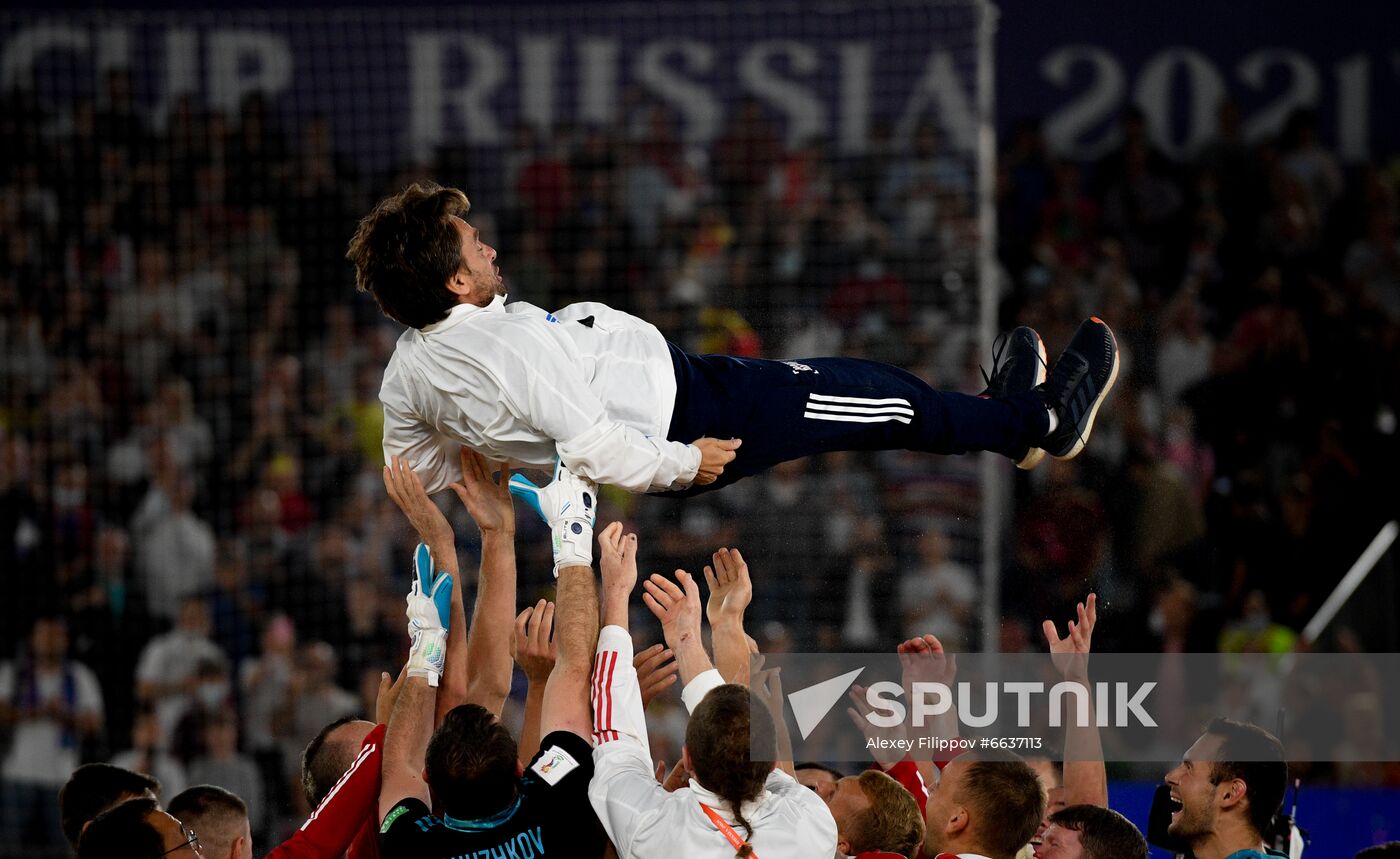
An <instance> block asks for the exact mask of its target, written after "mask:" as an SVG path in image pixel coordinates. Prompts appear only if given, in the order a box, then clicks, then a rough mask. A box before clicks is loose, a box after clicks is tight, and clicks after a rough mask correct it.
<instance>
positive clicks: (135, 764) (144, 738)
mask: <svg viewBox="0 0 1400 859" xmlns="http://www.w3.org/2000/svg"><path fill="white" fill-rule="evenodd" d="M112 765H113V766H118V767H121V768H123V769H128V770H132V771H133V772H138V773H145V774H146V775H149V776H151V777H152V778H154V779H155V780H156V781H158V782H160V788H161V790H162V791H163V792H165V793H168V794H171V795H172V796H173V795H174V794H176V793H179V792H180V791H182V790H184V789H185V786H186V785H187V784H189V782H187V781H186V780H185V768H184V767H182V766H181V765H180V762H179V761H178V760H176V759H175V756H174V755H172V754H170V753H169V752H167V751H163V750H162V749H161V727H160V719H159V718H158V717H157V716H156V711H155V710H154V709H152V708H151V707H150V706H149V705H142V706H141V708H140V709H139V710H137V711H136V718H135V720H134V721H133V722H132V725H131V748H129V749H127V750H126V751H124V752H122V753H120V754H118V755H117V756H116V757H114V758H112Z"/></svg>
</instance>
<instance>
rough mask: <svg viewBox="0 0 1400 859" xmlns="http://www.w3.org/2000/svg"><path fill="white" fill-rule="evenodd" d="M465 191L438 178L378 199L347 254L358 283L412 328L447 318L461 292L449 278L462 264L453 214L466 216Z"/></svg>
mask: <svg viewBox="0 0 1400 859" xmlns="http://www.w3.org/2000/svg"><path fill="white" fill-rule="evenodd" d="M470 209H471V203H470V202H468V201H467V195H466V194H463V193H462V192H461V191H459V190H457V189H456V188H444V187H442V186H441V185H438V184H437V183H436V182H422V183H418V182H415V183H414V184H412V185H409V186H408V187H407V188H405V189H403V190H402V191H400V192H399V193H397V194H395V195H394V196H392V197H386V198H384V199H383V200H380V201H379V204H378V205H377V206H375V207H374V211H372V212H370V213H369V214H368V215H366V216H365V217H364V219H363V220H361V221H360V226H359V228H358V229H356V230H355V237H354V238H352V239H351V240H350V249H349V251H348V252H347V253H346V254H345V256H346V258H347V259H349V260H350V261H351V262H352V263H354V264H355V285H356V286H357V287H358V288H359V289H360V291H361V292H368V293H369V294H370V295H373V296H374V300H375V301H377V302H379V309H380V310H382V311H384V315H385V316H387V317H389V318H390V319H392V320H394V321H395V322H401V323H403V324H404V325H407V326H409V327H410V328H423V327H424V326H427V325H431V324H433V323H434V322H438V321H440V320H442V319H444V318H445V317H446V316H447V312H448V311H449V310H451V309H452V307H453V305H455V304H456V303H457V296H456V295H455V294H453V292H452V291H451V290H449V289H448V288H447V282H448V281H449V280H450V279H451V278H452V276H453V275H455V274H456V273H457V271H458V270H459V269H460V268H461V266H462V237H461V234H460V233H458V232H457V229H456V227H454V226H453V225H452V216H453V215H456V216H457V217H459V218H465V217H466V216H467V212H468V211H469V210H470Z"/></svg>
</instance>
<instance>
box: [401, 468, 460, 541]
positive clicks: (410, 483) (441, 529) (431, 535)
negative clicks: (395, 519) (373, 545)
mask: <svg viewBox="0 0 1400 859" xmlns="http://www.w3.org/2000/svg"><path fill="white" fill-rule="evenodd" d="M384 488H385V489H386V490H388V492H389V497H390V498H392V499H394V503H395V504H397V505H398V507H399V509H400V510H402V511H403V515H404V516H405V517H407V519H408V524H409V525H411V526H412V527H413V530H414V531H417V532H418V539H419V540H422V541H423V542H424V543H427V544H428V545H430V546H438V547H443V546H450V545H452V543H453V538H452V526H451V525H450V524H448V522H447V517H446V516H444V515H442V511H441V510H439V509H438V506H437V505H436V504H434V503H433V499H431V498H429V497H428V493H427V492H426V491H425V490H424V489H423V481H421V480H419V479H418V475H417V474H414V473H413V469H412V468H411V467H409V464H408V461H407V460H405V459H403V458H402V457H398V456H395V457H391V458H390V459H389V464H388V465H386V466H384ZM439 551H441V549H439Z"/></svg>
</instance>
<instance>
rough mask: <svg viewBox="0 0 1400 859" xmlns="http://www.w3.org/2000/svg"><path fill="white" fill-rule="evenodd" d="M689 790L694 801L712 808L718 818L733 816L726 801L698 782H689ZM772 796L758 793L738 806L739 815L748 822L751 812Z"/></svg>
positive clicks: (765, 792)
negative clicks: (755, 796)
mask: <svg viewBox="0 0 1400 859" xmlns="http://www.w3.org/2000/svg"><path fill="white" fill-rule="evenodd" d="M690 790H691V792H692V793H694V794H695V798H696V799H698V800H699V801H701V802H703V803H705V804H706V805H708V806H709V807H710V808H713V809H714V810H715V811H717V812H719V816H720V817H725V818H729V817H733V816H734V812H733V811H732V810H731V809H730V807H729V801H728V800H726V799H724V798H722V797H721V796H720V795H719V794H717V793H715V792H714V791H711V790H709V789H708V788H706V787H703V786H702V785H701V784H700V782H698V781H696V780H695V779H691V780H690ZM772 795H773V794H772V793H770V792H769V791H768V790H766V789H765V790H764V791H762V792H761V793H759V795H758V797H757V798H755V799H751V800H749V801H748V802H745V803H744V804H743V805H741V806H739V813H740V814H742V815H743V816H744V818H745V819H746V820H750V819H751V815H752V814H753V812H754V811H755V810H756V809H757V808H758V807H759V806H760V805H762V804H763V803H764V802H766V801H767V799H768V798H769V797H770V796H772Z"/></svg>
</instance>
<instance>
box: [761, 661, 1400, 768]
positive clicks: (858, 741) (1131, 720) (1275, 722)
mask: <svg viewBox="0 0 1400 859" xmlns="http://www.w3.org/2000/svg"><path fill="white" fill-rule="evenodd" d="M750 668H751V676H752V678H753V680H752V683H751V688H752V689H753V690H754V691H755V693H756V694H758V696H759V697H760V698H761V699H762V700H764V701H765V702H766V703H768V705H769V707H770V709H772V710H774V712H775V713H776V712H777V709H776V708H777V704H776V703H775V702H779V701H780V702H781V706H782V708H783V710H782V712H783V717H784V721H785V724H786V725H787V726H788V736H789V738H790V740H791V743H792V754H793V759H794V760H820V761H845V762H855V761H871V760H874V761H876V762H879V763H882V764H889V763H894V762H897V761H899V760H901V759H903V758H904V757H905V756H906V755H907V756H909V757H911V758H913V759H914V760H947V759H949V758H951V757H953V756H955V755H957V754H960V753H963V752H966V751H974V750H982V751H990V750H1000V751H1011V752H1015V753H1017V754H1020V755H1021V756H1023V757H1051V758H1055V759H1067V760H1077V759H1096V758H1097V757H1098V752H1097V751H1095V750H1094V749H1093V747H1092V745H1091V746H1089V747H1088V748H1087V749H1086V747H1085V746H1084V745H1083V744H1082V743H1081V742H1080V741H1079V740H1075V741H1070V742H1067V736H1068V735H1067V731H1073V730H1074V729H1078V728H1088V727H1095V728H1097V729H1098V733H1099V736H1100V738H1101V742H1102V755H1103V759H1104V760H1106V761H1108V762H1123V763H1152V762H1164V761H1177V760H1180V759H1181V757H1182V755H1183V754H1185V753H1186V752H1187V750H1188V749H1190V748H1191V746H1192V744H1193V743H1195V741H1196V740H1197V738H1198V737H1200V735H1201V733H1202V732H1203V731H1204V729H1205V727H1206V726H1207V725H1208V724H1209V723H1210V721H1211V720H1212V719H1214V718H1216V717H1224V718H1229V719H1236V720H1240V721H1245V722H1251V723H1254V724H1256V725H1259V726H1261V727H1263V728H1266V729H1267V730H1269V731H1271V732H1276V733H1279V736H1280V738H1281V739H1282V741H1283V744H1284V748H1285V752H1286V754H1287V757H1288V759H1289V760H1294V761H1312V762H1336V763H1349V762H1376V761H1397V760H1400V748H1397V747H1396V746H1395V745H1394V744H1393V743H1390V742H1388V741H1386V740H1384V737H1385V736H1387V733H1386V731H1387V729H1386V727H1385V726H1386V725H1393V724H1394V714H1387V713H1386V712H1384V711H1385V709H1386V708H1385V704H1384V701H1383V699H1384V697H1385V695H1384V684H1385V682H1386V681H1385V680H1384V679H1383V678H1388V677H1394V676H1397V675H1396V673H1395V672H1397V671H1400V654H1393V653H1387V654H1354V653H1348V654H1317V653H1296V654H1287V655H1277V654H1266V653H1231V654H1221V653H1173V654H1162V653H1155V654H1141V653H1106V654H1094V655H1093V656H1092V657H1091V659H1090V660H1089V664H1088V668H1087V672H1086V670H1085V661H1084V659H1083V657H1070V656H1056V657H1055V658H1054V659H1053V660H1052V658H1051V657H1050V656H1048V655H1036V654H985V653H960V654H957V655H956V656H955V657H944V656H931V655H927V654H925V655H922V656H913V657H902V656H896V655H895V654H832V653H822V654H801V653H784V654H777V655H773V656H769V657H767V658H766V659H765V658H764V657H762V656H755V657H754V658H753V662H752V664H751V666H750ZM1086 681H1087V682H1086ZM1080 736H1081V737H1082V734H1081V735H1080ZM761 747H762V746H761V745H760V746H759V748H761Z"/></svg>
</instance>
